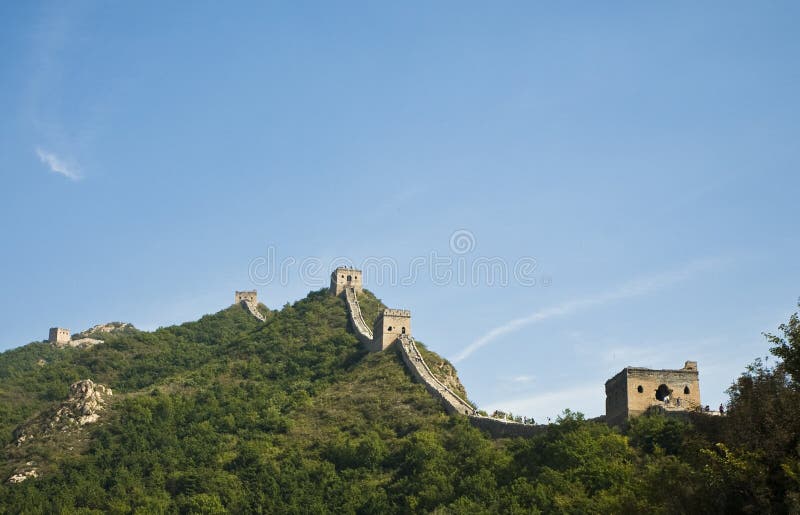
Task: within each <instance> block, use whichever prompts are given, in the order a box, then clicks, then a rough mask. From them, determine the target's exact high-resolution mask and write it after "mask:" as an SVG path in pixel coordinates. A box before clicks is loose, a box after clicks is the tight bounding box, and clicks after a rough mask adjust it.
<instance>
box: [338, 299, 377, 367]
mask: <svg viewBox="0 0 800 515" xmlns="http://www.w3.org/2000/svg"><path fill="white" fill-rule="evenodd" d="M344 292H345V296H344V298H345V300H346V301H347V311H348V312H349V313H350V323H351V325H352V326H353V330H354V331H355V332H356V337H357V338H358V341H360V342H361V344H362V345H364V347H366V348H367V350H369V351H372V347H373V343H372V331H370V329H369V326H368V325H367V323H366V322H365V321H364V316H363V315H362V314H361V306H360V305H359V304H358V298H356V291H355V288H346V289H345V290H344Z"/></svg>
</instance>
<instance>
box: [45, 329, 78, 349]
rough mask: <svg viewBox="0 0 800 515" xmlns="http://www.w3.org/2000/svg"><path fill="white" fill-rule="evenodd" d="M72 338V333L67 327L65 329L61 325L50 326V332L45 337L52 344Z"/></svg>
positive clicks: (67, 341)
mask: <svg viewBox="0 0 800 515" xmlns="http://www.w3.org/2000/svg"><path fill="white" fill-rule="evenodd" d="M70 340H72V335H71V334H70V332H69V329H65V328H63V327H51V328H50V334H49V336H48V338H47V341H49V342H50V343H53V344H56V345H58V344H61V343H69V341H70Z"/></svg>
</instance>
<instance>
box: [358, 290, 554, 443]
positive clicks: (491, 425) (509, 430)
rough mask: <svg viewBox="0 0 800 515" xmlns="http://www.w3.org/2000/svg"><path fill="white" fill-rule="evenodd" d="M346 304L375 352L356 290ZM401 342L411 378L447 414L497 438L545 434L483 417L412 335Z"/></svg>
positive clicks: (537, 428) (530, 426)
mask: <svg viewBox="0 0 800 515" xmlns="http://www.w3.org/2000/svg"><path fill="white" fill-rule="evenodd" d="M345 301H346V304H347V309H348V312H349V313H350V322H351V323H352V326H353V329H354V330H355V332H356V336H357V337H358V340H359V341H360V342H361V343H362V344H363V345H365V346H367V348H373V334H372V331H371V330H370V329H369V327H368V326H367V323H366V322H365V321H364V317H363V315H362V314H361V306H360V305H359V303H358V297H357V296H356V293H355V290H353V289H352V288H346V289H345ZM397 341H398V342H399V343H400V345H399V348H400V355H401V357H402V359H403V363H404V364H405V365H406V367H407V368H408V370H409V372H411V375H412V376H414V378H415V379H416V380H417V381H419V382H420V383H422V384H423V385H424V386H425V389H426V390H428V392H429V393H430V394H431V395H433V396H434V397H436V398H437V399H439V400H440V401H441V402H442V404H443V405H444V408H445V411H447V413H449V414H451V415H452V414H456V413H457V414H460V415H465V416H467V417H468V418H469V421H470V424H472V425H473V426H475V427H477V428H478V429H481V430H483V431H487V432H488V433H489V434H491V435H492V436H494V437H511V436H532V435H534V434H537V433H540V432H542V431H543V430H545V428H546V426H541V425H533V424H522V423H520V422H515V421H512V420H503V419H498V418H494V417H487V416H483V415H479V414H478V411H477V410H476V409H475V407H474V406H472V404H470V403H469V402H467V401H466V400H464V399H462V398H461V397H460V396H459V395H458V394H457V393H456V392H454V391H453V390H452V389H451V388H449V387H448V386H447V385H445V384H444V383H442V382H441V381H439V380H438V379H437V378H436V376H435V375H434V374H433V372H431V369H430V368H429V367H428V364H427V363H426V362H425V359H424V358H423V357H422V354H421V353H420V352H419V349H418V348H417V345H416V342H415V341H414V339H413V338H412V337H411V336H410V335H407V334H403V335H400V336H399V337H398V339H397Z"/></svg>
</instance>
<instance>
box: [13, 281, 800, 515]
mask: <svg viewBox="0 0 800 515" xmlns="http://www.w3.org/2000/svg"><path fill="white" fill-rule="evenodd" d="M360 301H361V307H362V311H363V313H364V317H365V319H367V321H368V322H371V321H372V320H373V319H374V318H375V316H376V315H377V313H378V310H379V308H380V307H381V306H382V305H381V304H380V302H379V301H378V300H377V299H375V298H374V297H373V296H372V295H370V294H369V293H368V292H365V293H364V295H363V297H361V298H360ZM264 312H265V313H266V314H267V321H266V322H260V321H258V320H256V319H255V318H254V317H253V316H252V315H250V314H248V313H247V312H246V311H245V310H244V309H243V308H241V307H240V306H232V307H230V308H228V309H225V310H223V311H220V312H219V313H216V314H214V315H209V316H205V317H203V318H201V319H200V320H198V321H197V322H190V323H186V324H183V325H180V326H174V327H168V328H161V329H159V330H157V331H154V332H135V331H131V332H126V333H124V334H118V335H114V334H111V335H108V336H106V337H105V338H106V343H104V344H101V345H98V346H95V347H92V348H89V349H54V348H52V347H51V346H50V345H49V344H46V343H33V344H29V345H27V346H24V347H21V348H19V349H14V350H11V351H8V352H5V353H3V354H2V355H0V439H2V441H1V442H0V443H2V446H3V449H4V450H3V452H4V460H3V461H2V462H0V480H1V481H3V483H2V484H0V513H52V512H63V513H108V512H110V513H228V512H230V513H324V512H336V513H412V512H431V511H438V512H441V513H532V512H533V513H535V512H562V513H590V512H616V513H623V512H649V513H659V512H661V513H677V512H687V511H688V512H693V511H697V512H699V511H705V512H724V511H736V510H737V509H757V510H761V511H764V510H766V511H770V510H775V511H784V510H787V511H788V510H790V509H791V507H792V506H794V505H793V504H792V503H793V502H794V501H793V499H795V498H793V497H792V495H793V494H792V492H795V491H797V485H796V484H792V481H793V480H794V478H796V477H797V475H793V471H800V467H798V460H797V459H795V458H794V456H795V455H796V448H794V455H793V454H792V452H793V451H792V450H793V448H792V447H791V446H792V443H791V442H788V443H784V444H783V447H780V448H779V449H778V450H776V451H775V452H776V453H777V454H776V455H772V456H770V458H769V460H771V461H768V460H766V458H764V457H763V456H758V455H756V453H757V449H755V450H754V448H753V446H757V445H758V444H757V443H753V442H751V443H750V444H748V443H747V442H745V441H744V439H743V438H739V439H738V440H737V437H736V434H737V433H736V432H735V431H732V430H731V429H730V428H726V427H725V424H723V423H716V424H711V423H709V421H705V422H703V420H700V421H699V422H697V423H696V424H687V423H685V422H678V421H675V420H671V419H664V418H663V417H658V416H652V417H642V418H640V419H638V420H636V421H634V422H632V424H631V425H630V427H628V428H626V430H625V432H624V433H620V432H619V431H617V430H613V429H610V428H608V427H606V426H605V425H603V424H600V423H595V422H587V421H584V420H582V417H581V416H580V415H579V414H572V413H569V412H565V414H564V416H563V417H562V418H561V419H559V421H558V423H557V424H553V425H552V426H551V427H550V429H549V431H547V432H546V433H545V434H543V435H540V436H537V437H534V438H527V439H500V440H493V439H490V438H489V437H488V436H486V435H484V434H483V433H481V432H480V431H478V430H477V429H475V428H473V427H471V426H470V425H468V424H467V422H466V420H465V419H463V418H460V417H450V416H448V415H446V414H445V412H444V410H443V409H442V407H441V406H440V405H439V404H438V403H437V402H436V401H435V400H434V399H433V398H432V397H430V396H429V395H428V394H427V393H426V391H425V389H424V388H423V386H422V385H420V384H416V383H415V382H413V380H412V379H411V376H410V375H409V374H408V373H407V372H406V370H405V368H404V367H403V364H402V361H401V360H400V358H399V356H398V355H397V353H396V352H394V351H393V350H391V349H390V350H389V351H386V352H383V353H377V354H367V353H366V352H364V351H362V350H361V348H360V346H359V344H358V342H357V341H356V339H355V337H354V336H353V335H352V334H351V333H350V332H349V331H348V319H347V312H346V308H345V304H344V302H343V301H342V299H340V298H336V297H333V296H331V295H329V294H328V293H327V291H318V292H313V293H311V294H310V295H309V296H308V297H307V298H305V299H303V300H301V301H298V302H297V303H295V304H293V305H287V306H285V307H284V308H283V309H281V310H280V311H275V312H269V313H267V310H266V309H265V308H264ZM431 355H432V356H435V355H433V354H431ZM435 359H438V360H441V358H438V357H435ZM40 360H44V361H45V363H44V364H42V363H41V361H40ZM441 362H442V363H445V364H446V365H447V366H448V367H449V364H447V363H446V361H445V360H441ZM778 373H783V372H782V371H780V370H778V371H776V370H765V369H763V368H762V369H761V370H760V371H759V370H757V369H752V370H751V371H750V374H751V375H750V376H749V377H750V379H751V380H750V382H749V383H748V382H747V380H744V379H745V378H746V377H747V376H743V378H741V379H740V380H739V381H740V382H741V381H743V380H744V382H741V384H740V387H739V390H737V391H736V392H734V393H735V395H734V398H733V402H732V406H733V410H734V411H733V412H732V416H731V417H730V420H737V419H735V415H736V413H737V412H736V400H737V399H745V398H746V399H752V398H753V396H754V395H767V394H763V393H758V392H760V391H761V390H758V391H756V390H757V389H758V385H759V384H761V383H759V381H761V380H763V381H772V383H770V384H771V385H772V386H771V387H770V388H772V390H770V391H774V390H775V388H778V387H776V386H775V384H774V383H776V382H777V383H780V380H779V378H778V379H776V374H778ZM758 374H761V376H759V375H758ZM765 374H766V376H765ZM767 376H768V377H767ZM759 377H761V379H759ZM765 377H766V379H765ZM86 378H89V379H92V380H93V381H95V382H97V383H102V384H105V385H108V386H109V387H111V388H112V389H113V390H114V395H113V401H112V403H111V405H110V407H109V409H108V410H107V411H106V412H105V413H104V414H103V416H102V418H101V420H100V422H98V423H96V424H93V425H87V426H85V428H84V429H83V430H81V431H79V432H75V433H64V434H57V435H55V436H52V437H48V438H41V439H35V440H33V441H31V442H25V443H24V444H22V445H20V446H17V445H16V444H15V443H14V430H15V428H17V427H18V426H19V425H20V424H22V423H23V422H25V421H26V420H28V419H30V418H31V417H33V416H35V415H36V414H37V413H40V412H42V411H43V410H47V409H52V408H53V406H57V405H58V404H59V402H60V401H61V400H63V399H64V398H65V397H66V396H67V394H68V388H69V385H70V384H71V383H72V382H74V381H77V380H79V379H86ZM781 384H782V385H783V386H782V388H783V389H784V390H785V392H784V390H781V392H783V393H781V392H778V393H777V394H774V395H778V394H780V395H789V394H790V393H791V392H792V391H794V390H793V389H792V388H793V386H792V383H791V381H789V380H788V379H787V380H786V381H784V382H783V383H781ZM754 385H755V386H754ZM779 386H780V385H779ZM779 389H780V388H779ZM754 392H755V393H754ZM786 392H790V393H786ZM781 399H785V397H782V398H781ZM764 402H765V401H764V400H763V398H761V400H760V401H759V405H763V403H764ZM782 402H784V400H782ZM751 404H752V402H751ZM795 410H796V408H795ZM738 413H739V415H742V416H743V414H744V411H741V410H740V411H739V412H738ZM787 417H788V415H787ZM717 422H719V421H717ZM737 423H740V424H745V423H748V422H746V421H745V422H737ZM792 427H794V426H792ZM738 429H741V427H738ZM789 430H791V429H790V428H787V431H789ZM745 433H747V432H745ZM750 433H752V432H750ZM794 445H795V446H796V442H795V444H794ZM781 453H782V454H781ZM776 460H777V462H776ZM792 460H794V461H792ZM29 462H33V463H35V465H36V466H37V467H38V469H39V470H40V472H41V477H39V478H35V479H29V480H27V481H24V482H22V483H19V484H7V483H6V482H5V480H6V478H8V477H9V476H11V475H12V474H13V473H14V471H15V470H17V469H18V467H20V466H22V465H24V464H25V463H29ZM793 467H794V468H793ZM781 471H783V472H781ZM776 474H777V475H778V476H780V477H777V476H776ZM781 474H782V475H781ZM795 500H796V499H795Z"/></svg>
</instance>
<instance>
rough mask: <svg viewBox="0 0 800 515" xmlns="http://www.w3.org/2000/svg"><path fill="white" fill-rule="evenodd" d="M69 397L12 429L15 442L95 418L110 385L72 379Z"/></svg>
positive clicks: (88, 422) (58, 431) (22, 441)
mask: <svg viewBox="0 0 800 515" xmlns="http://www.w3.org/2000/svg"><path fill="white" fill-rule="evenodd" d="M69 390H70V395H69V398H68V399H67V400H66V401H64V402H62V403H61V405H60V406H59V407H58V408H56V409H55V410H50V411H47V412H44V413H42V414H40V415H39V416H37V417H36V418H34V419H33V420H31V421H29V422H27V423H25V424H24V425H22V426H20V427H19V428H18V429H17V431H16V432H15V437H16V444H17V445H18V446H19V445H22V444H23V443H25V442H28V441H30V440H33V439H36V438H42V437H45V436H49V435H53V434H55V433H65V432H69V431H73V430H76V429H80V428H81V427H83V426H85V425H86V424H92V423H94V422H97V420H98V419H99V418H100V414H101V413H102V412H103V411H104V410H105V408H106V405H107V404H108V402H109V399H108V398H109V397H111V395H112V392H111V388H108V387H107V386H105V385H102V384H95V383H94V382H93V381H92V380H91V379H84V380H83V381H78V382H76V383H73V384H72V385H70V387H69Z"/></svg>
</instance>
